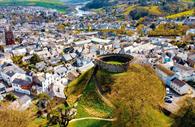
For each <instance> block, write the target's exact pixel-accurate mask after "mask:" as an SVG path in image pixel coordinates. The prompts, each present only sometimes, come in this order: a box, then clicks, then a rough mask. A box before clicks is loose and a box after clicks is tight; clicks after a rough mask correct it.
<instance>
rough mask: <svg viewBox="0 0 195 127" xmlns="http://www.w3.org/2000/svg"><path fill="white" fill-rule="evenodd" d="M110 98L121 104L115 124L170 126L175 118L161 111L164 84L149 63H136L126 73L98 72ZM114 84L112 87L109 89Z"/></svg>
mask: <svg viewBox="0 0 195 127" xmlns="http://www.w3.org/2000/svg"><path fill="white" fill-rule="evenodd" d="M97 78H98V79H99V82H100V83H101V85H103V86H104V88H105V89H110V90H111V91H110V92H108V93H107V94H106V97H107V98H108V99H109V100H111V101H112V103H113V104H114V105H115V106H116V107H117V109H116V110H114V112H113V117H117V121H114V122H113V126H116V127H117V126H132V127H143V126H144V127H169V126H170V125H171V119H170V118H169V117H167V116H165V115H164V114H163V113H162V112H161V111H160V110H159V108H158V107H159V104H162V103H164V102H163V97H164V93H165V92H164V91H165V90H164V85H163V84H162V82H161V81H160V80H159V79H158V77H157V76H156V74H155V73H154V72H153V70H152V69H151V68H150V67H149V66H142V65H132V66H130V68H129V70H128V71H127V72H125V73H120V74H110V73H108V72H104V71H98V73H97ZM109 87H110V88H109Z"/></svg>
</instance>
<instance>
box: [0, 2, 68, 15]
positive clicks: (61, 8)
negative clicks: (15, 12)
mask: <svg viewBox="0 0 195 127" xmlns="http://www.w3.org/2000/svg"><path fill="white" fill-rule="evenodd" d="M0 6H40V7H45V8H51V9H56V10H58V11H59V12H65V11H66V9H67V6H66V5H65V4H64V3H63V2H60V1H59V0H0Z"/></svg>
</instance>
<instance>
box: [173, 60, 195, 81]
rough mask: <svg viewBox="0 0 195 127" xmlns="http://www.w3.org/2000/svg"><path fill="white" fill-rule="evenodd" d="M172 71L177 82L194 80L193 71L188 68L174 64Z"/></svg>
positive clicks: (194, 70)
mask: <svg viewBox="0 0 195 127" xmlns="http://www.w3.org/2000/svg"><path fill="white" fill-rule="evenodd" d="M172 70H173V71H174V72H175V73H176V77H177V78H178V79H179V80H184V81H193V80H195V69H194V68H192V67H189V66H185V65H181V64H175V66H174V67H173V68H172Z"/></svg>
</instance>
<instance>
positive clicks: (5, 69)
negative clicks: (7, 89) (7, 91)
mask: <svg viewBox="0 0 195 127" xmlns="http://www.w3.org/2000/svg"><path fill="white" fill-rule="evenodd" d="M0 74H1V77H2V79H3V80H4V81H5V82H6V83H7V84H8V85H9V86H11V87H12V88H13V89H14V91H16V92H19V93H24V94H28V95H30V90H31V87H32V77H31V76H29V75H27V74H26V72H25V71H24V70H22V69H21V68H19V67H18V66H16V65H15V64H13V63H4V64H3V65H2V66H1V70H0Z"/></svg>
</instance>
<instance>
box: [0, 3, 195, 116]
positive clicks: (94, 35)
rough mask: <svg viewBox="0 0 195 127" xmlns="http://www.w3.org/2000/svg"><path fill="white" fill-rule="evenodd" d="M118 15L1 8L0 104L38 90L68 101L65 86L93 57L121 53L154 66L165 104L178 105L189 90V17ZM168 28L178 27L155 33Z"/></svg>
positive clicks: (14, 104) (193, 67)
mask: <svg viewBox="0 0 195 127" xmlns="http://www.w3.org/2000/svg"><path fill="white" fill-rule="evenodd" d="M115 11H116V12H115V13H117V11H119V12H120V9H118V10H115ZM118 18H120V17H119V16H118V15H113V14H112V12H111V11H109V10H107V11H106V12H105V13H89V14H84V15H79V16H78V15H76V14H75V15H64V14H61V13H58V12H57V11H56V10H53V9H46V8H42V7H33V6H30V7H23V6H19V7H14V6H13V7H0V81H1V82H0V102H1V103H0V107H1V108H3V106H1V104H2V105H3V102H7V101H9V103H8V106H7V107H8V108H9V109H13V110H19V111H25V110H27V109H28V108H29V107H31V106H32V105H33V104H34V98H35V97H36V96H37V95H40V94H46V95H48V96H49V97H50V98H52V99H56V100H58V101H57V102H61V101H62V100H66V99H67V95H66V94H65V92H64V90H65V88H67V87H69V83H71V82H72V81H74V80H75V79H77V78H78V77H79V76H81V75H82V74H83V73H85V72H86V71H88V70H89V69H91V68H93V67H95V66H96V62H95V61H96V58H97V57H98V56H101V55H106V54H127V55H131V56H133V57H134V59H133V60H132V61H131V62H132V63H133V64H141V65H145V64H146V65H149V66H151V67H152V69H153V70H154V71H155V72H156V74H157V76H158V77H159V78H160V79H161V80H162V82H163V83H164V84H165V89H166V95H165V98H164V102H165V104H164V105H163V107H164V108H165V109H166V110H168V111H169V112H172V113H175V112H177V111H178V110H179V108H180V105H179V104H178V103H179V102H180V101H181V100H183V99H184V98H185V97H186V96H187V97H190V98H194V97H195V36H194V35H195V28H194V26H195V17H194V16H190V17H187V18H185V19H181V20H174V19H166V18H164V17H158V18H155V19H153V18H147V19H144V21H141V20H127V21H120V20H118ZM140 22H141V23H140ZM135 24H137V25H135ZM166 25H167V26H166ZM160 27H162V28H161V29H163V30H165V31H164V32H165V33H162V32H161V29H160ZM158 28H159V30H158ZM166 28H169V29H171V30H172V29H178V31H180V32H181V33H182V34H180V33H177V32H178V31H177V30H175V31H174V32H171V33H170V34H172V35H173V36H174V37H173V36H172V35H167V36H163V35H161V34H165V35H166V34H167V33H166ZM155 30H156V31H155ZM171 30H170V31H171ZM167 32H168V30H167ZM180 42H187V43H183V44H182V45H181V44H179V43H180ZM113 64H114V63H113ZM72 112H73V113H75V112H74V111H72Z"/></svg>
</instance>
